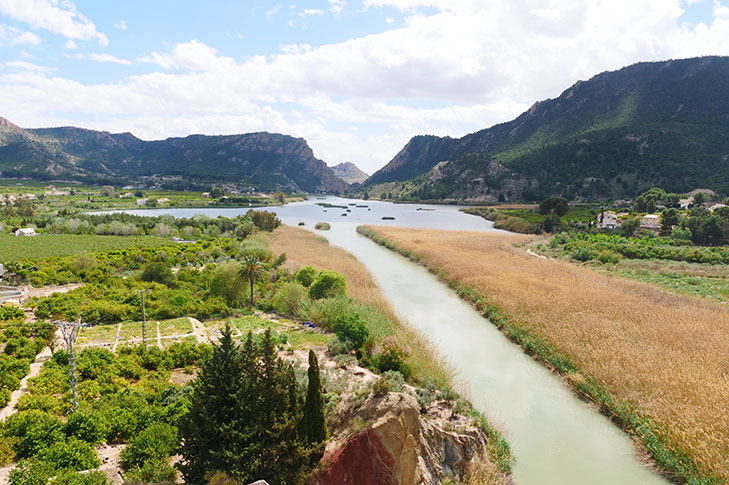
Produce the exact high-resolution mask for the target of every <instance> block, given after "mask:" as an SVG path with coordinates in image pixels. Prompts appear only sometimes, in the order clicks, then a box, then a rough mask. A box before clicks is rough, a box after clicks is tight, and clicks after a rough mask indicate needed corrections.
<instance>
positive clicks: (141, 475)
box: [127, 458, 177, 483]
mask: <svg viewBox="0 0 729 485" xmlns="http://www.w3.org/2000/svg"><path fill="white" fill-rule="evenodd" d="M127 478H128V479H130V480H137V481H140V482H142V483H161V482H174V481H175V479H176V478H177V470H175V468H174V467H173V466H172V465H170V463H169V461H168V459H167V458H152V459H149V460H147V461H145V462H144V464H143V465H142V466H140V467H135V468H133V469H132V470H130V471H129V473H128V474H127Z"/></svg>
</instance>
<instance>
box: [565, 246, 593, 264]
mask: <svg viewBox="0 0 729 485" xmlns="http://www.w3.org/2000/svg"><path fill="white" fill-rule="evenodd" d="M596 256H597V253H595V251H593V250H592V249H590V248H588V247H586V246H577V247H576V248H575V249H574V250H573V251H572V252H571V253H570V258H572V259H576V260H577V261H582V262H585V261H589V260H591V259H595V257H596Z"/></svg>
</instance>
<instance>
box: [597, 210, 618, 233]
mask: <svg viewBox="0 0 729 485" xmlns="http://www.w3.org/2000/svg"><path fill="white" fill-rule="evenodd" d="M618 225H619V224H618V215H617V214H616V213H615V212H613V211H603V212H601V213H600V214H598V215H597V227H598V228H600V229H615V228H616V227H618Z"/></svg>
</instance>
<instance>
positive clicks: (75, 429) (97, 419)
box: [65, 411, 111, 445]
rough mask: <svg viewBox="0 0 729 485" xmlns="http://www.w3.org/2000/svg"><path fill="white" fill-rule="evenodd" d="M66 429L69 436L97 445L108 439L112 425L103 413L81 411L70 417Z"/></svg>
mask: <svg viewBox="0 0 729 485" xmlns="http://www.w3.org/2000/svg"><path fill="white" fill-rule="evenodd" d="M65 431H66V434H67V435H68V436H71V437H74V438H78V439H80V440H83V441H85V442H87V443H91V444H92V445H95V444H97V443H101V442H102V441H104V440H105V439H106V437H107V436H108V435H109V433H110V432H111V425H110V424H109V422H108V421H107V420H106V419H105V418H104V416H102V415H101V414H98V413H92V412H87V411H80V412H77V413H74V414H72V415H71V416H69V417H68V421H66V428H65Z"/></svg>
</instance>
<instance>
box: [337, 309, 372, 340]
mask: <svg viewBox="0 0 729 485" xmlns="http://www.w3.org/2000/svg"><path fill="white" fill-rule="evenodd" d="M333 330H334V333H335V334H337V337H339V338H340V340H342V341H344V340H349V341H350V342H352V346H353V347H354V348H357V349H359V348H361V347H362V346H363V345H364V343H365V342H366V341H367V339H368V338H369V335H370V334H369V331H368V330H367V327H366V326H365V324H364V323H363V322H362V320H361V319H360V318H359V314H356V313H350V314H344V315H340V316H339V318H338V319H337V321H336V322H335V323H334V327H333Z"/></svg>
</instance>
